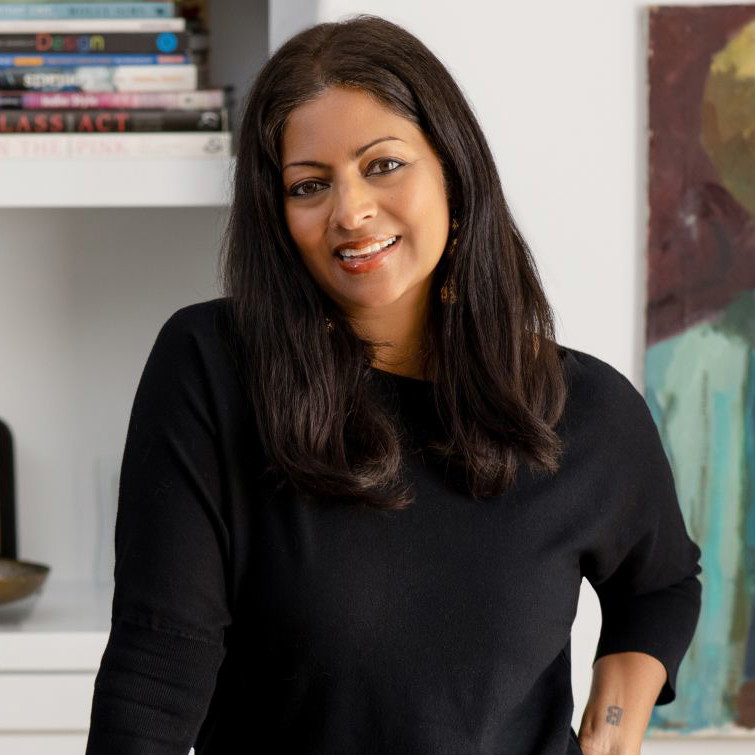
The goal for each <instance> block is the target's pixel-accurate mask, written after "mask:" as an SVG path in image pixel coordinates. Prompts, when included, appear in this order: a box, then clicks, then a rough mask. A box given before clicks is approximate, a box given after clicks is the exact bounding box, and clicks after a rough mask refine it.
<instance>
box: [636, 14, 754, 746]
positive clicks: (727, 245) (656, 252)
mask: <svg viewBox="0 0 755 755" xmlns="http://www.w3.org/2000/svg"><path fill="white" fill-rule="evenodd" d="M648 22H649V25H648V32H649V34H648V43H649V47H648V79H649V176H648V192H649V196H648V204H649V224H648V237H647V242H648V243H647V251H648V276H647V287H648V292H647V293H648V297H647V329H646V351H645V364H644V394H645V398H646V400H647V403H648V405H649V406H650V409H651V412H652V414H653V418H654V420H655V422H656V424H657V425H658V428H659V431H660V433H661V437H662V439H663V443H664V447H665V450H666V452H667V455H668V457H669V461H670V463H671V466H672V469H673V472H674V479H675V481H676V487H677V493H678V497H679V505H680V506H681V509H682V513H683V515H684V519H685V522H686V524H687V527H688V530H689V532H690V536H691V537H692V538H693V539H694V540H695V542H697V543H698V545H699V546H700V548H701V550H702V558H701V566H702V573H701V574H700V581H701V582H702V585H703V592H702V608H701V614H700V620H699V624H698V627H697V630H696V632H695V636H694V638H693V640H692V644H691V645H690V648H689V650H688V652H687V655H686V656H685V658H684V660H683V661H682V665H681V667H680V669H679V674H678V678H677V697H676V699H675V700H674V701H673V702H672V703H669V704H668V705H664V706H657V707H655V708H654V709H653V714H652V717H651V720H650V726H649V728H648V735H649V736H650V737H654V738H655V737H664V736H678V735H680V734H684V735H688V736H690V737H697V736H700V737H703V736H708V737H710V736H714V737H719V736H720V737H742V738H753V739H754V740H755V5H719V6H654V7H651V8H650V9H649V15H648ZM753 750H754V751H755V743H754V744H753Z"/></svg>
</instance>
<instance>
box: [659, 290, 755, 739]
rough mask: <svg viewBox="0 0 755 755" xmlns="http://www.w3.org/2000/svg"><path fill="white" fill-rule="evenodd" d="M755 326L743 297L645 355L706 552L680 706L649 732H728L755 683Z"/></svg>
mask: <svg viewBox="0 0 755 755" xmlns="http://www.w3.org/2000/svg"><path fill="white" fill-rule="evenodd" d="M748 323H749V324H748ZM752 323H755V291H750V292H745V293H743V294H741V295H740V296H739V297H738V298H737V299H736V300H735V301H734V302H733V303H732V304H731V305H730V306H729V307H727V309H726V310H725V312H724V316H723V317H722V318H721V319H720V320H719V321H718V322H716V323H709V322H703V323H701V324H699V325H696V326H693V327H690V328H688V329H687V330H685V331H684V332H683V333H681V334H679V335H677V336H673V337H671V338H668V339H666V340H664V341H661V342H659V343H656V344H654V345H653V346H651V347H650V348H648V350H647V352H646V356H645V373H644V383H645V390H644V392H645V396H646V400H647V402H648V405H649V407H650V410H651V413H652V415H653V418H654V420H655V422H656V424H657V425H658V428H659V431H660V434H661V438H662V441H663V444H664V448H665V450H666V453H667V455H668V457H669V461H670V463H671V466H672V469H673V472H674V479H675V482H676V489H677V494H678V497H679V505H680V508H681V510H682V513H683V515H684V519H685V522H686V523H687V526H688V528H689V531H690V536H691V537H692V538H693V539H694V540H695V541H696V542H697V543H698V545H699V546H700V548H701V551H702V556H701V561H700V563H701V566H702V572H701V574H700V577H699V578H700V580H701V582H702V585H703V590H702V608H701V614H700V620H699V623H698V627H697V630H696V632H695V636H694V637H693V640H692V644H691V646H690V649H689V651H688V653H687V655H686V656H685V658H684V660H683V661H682V665H681V667H680V669H679V674H678V677H677V688H678V690H679V691H678V693H677V699H676V700H674V702H672V703H670V704H668V705H664V706H657V707H655V708H654V709H653V714H652V718H651V721H650V726H651V729H657V730H663V731H676V732H680V733H683V732H692V731H696V732H697V733H698V734H699V733H700V731H701V730H710V729H719V730H720V729H722V728H725V727H726V726H727V725H730V724H731V722H732V720H733V717H734V709H733V706H732V697H733V696H734V695H736V694H737V693H738V691H739V688H740V685H741V684H742V682H743V681H744V680H745V677H746V675H747V674H748V673H749V675H750V676H751V677H755V624H754V623H753V618H754V617H753V606H755V591H754V590H753V585H754V584H755V569H754V568H753V567H754V566H755V498H754V496H753V488H754V486H753V471H755V329H754V328H752V326H751V324H752ZM743 617H744V618H745V620H743Z"/></svg>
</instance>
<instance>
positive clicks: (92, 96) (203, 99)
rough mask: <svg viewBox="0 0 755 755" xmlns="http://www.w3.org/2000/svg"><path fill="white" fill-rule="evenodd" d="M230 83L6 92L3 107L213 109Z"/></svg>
mask: <svg viewBox="0 0 755 755" xmlns="http://www.w3.org/2000/svg"><path fill="white" fill-rule="evenodd" d="M230 96H231V95H230V87H229V88H228V89H226V90H223V89H204V90H202V89H198V90H196V91H194V92H2V91H0V110H11V109H13V110H15V109H19V110H20V109H23V110H64V109H74V108H75V109H79V110H106V109H120V110H127V109H130V110H138V109H141V110H168V109H170V110H212V109H213V108H222V107H224V106H225V105H226V104H227V103H228V100H229V98H230Z"/></svg>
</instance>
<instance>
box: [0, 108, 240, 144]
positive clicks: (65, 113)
mask: <svg viewBox="0 0 755 755" xmlns="http://www.w3.org/2000/svg"><path fill="white" fill-rule="evenodd" d="M227 130H228V111H227V110H226V109H225V108H220V109H218V110H6V111H0V138H3V137H4V136H5V135H6V134H55V133H74V134H92V133H103V134H107V133H117V134H120V133H126V132H131V131H149V132H159V131H227Z"/></svg>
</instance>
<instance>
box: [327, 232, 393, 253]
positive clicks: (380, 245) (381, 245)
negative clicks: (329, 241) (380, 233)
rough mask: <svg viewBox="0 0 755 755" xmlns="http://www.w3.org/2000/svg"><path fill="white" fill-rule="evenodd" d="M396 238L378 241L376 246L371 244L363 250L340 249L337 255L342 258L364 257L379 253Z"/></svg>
mask: <svg viewBox="0 0 755 755" xmlns="http://www.w3.org/2000/svg"><path fill="white" fill-rule="evenodd" d="M397 238H398V236H391V237H390V238H389V239H386V240H385V241H379V242H377V243H376V244H371V245H370V246H366V247H365V248H364V249H341V251H340V252H338V254H340V255H341V256H342V257H364V256H366V255H368V254H374V253H375V252H379V251H380V250H381V249H385V247H387V246H390V245H391V244H392V243H393V242H394V241H395V240H396V239H397Z"/></svg>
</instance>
